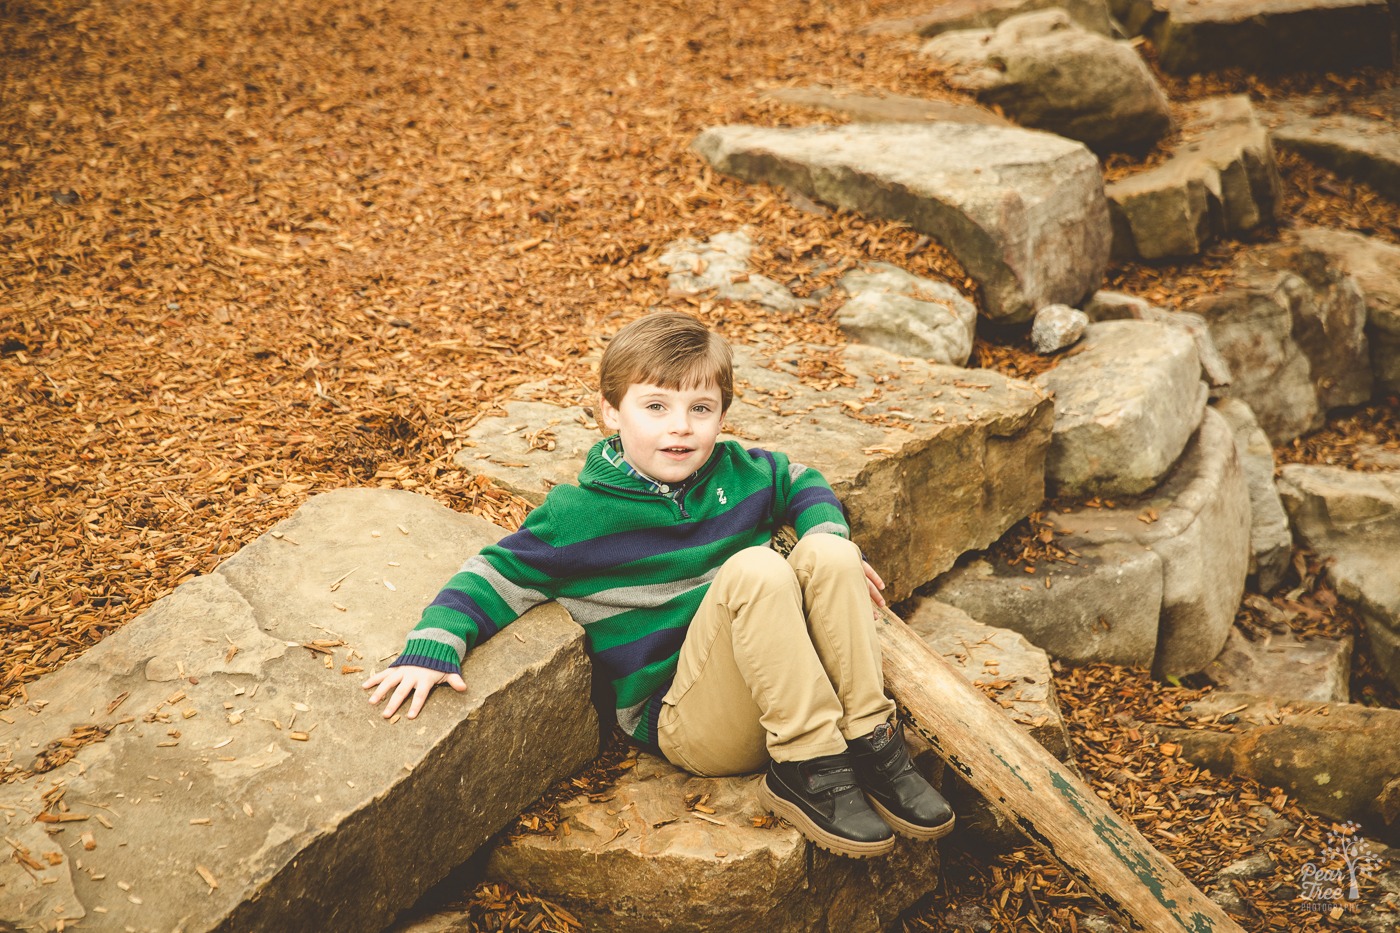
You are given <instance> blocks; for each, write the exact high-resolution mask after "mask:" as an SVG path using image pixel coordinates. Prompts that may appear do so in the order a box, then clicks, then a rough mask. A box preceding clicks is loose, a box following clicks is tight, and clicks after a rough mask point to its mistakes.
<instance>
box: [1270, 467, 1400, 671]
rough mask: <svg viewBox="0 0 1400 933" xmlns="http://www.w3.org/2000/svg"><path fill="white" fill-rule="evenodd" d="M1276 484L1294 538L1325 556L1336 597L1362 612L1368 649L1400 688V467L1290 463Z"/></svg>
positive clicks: (1320, 555)
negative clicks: (1378, 469)
mask: <svg viewBox="0 0 1400 933" xmlns="http://www.w3.org/2000/svg"><path fill="white" fill-rule="evenodd" d="M1278 487H1279V494H1280V496H1282V498H1283V504H1284V507H1285V508H1286V509H1287V510H1288V516H1289V518H1290V519H1291V520H1292V521H1293V528H1294V530H1295V531H1296V532H1297V534H1298V537H1299V539H1300V540H1302V542H1303V543H1304V544H1306V545H1307V546H1308V547H1309V548H1312V549H1313V550H1314V551H1315V552H1316V553H1317V555H1318V556H1319V557H1322V558H1325V559H1327V560H1329V561H1330V564H1329V566H1328V568H1327V572H1328V575H1329V576H1330V577H1331V578H1332V581H1333V583H1334V584H1335V585H1336V588H1337V595H1338V596H1340V597H1341V598H1342V599H1344V600H1346V601H1347V602H1349V603H1352V604H1353V605H1355V606H1356V607H1357V608H1358V609H1359V610H1360V611H1361V617H1362V620H1363V621H1364V622H1365V625H1366V632H1367V634H1368V635H1369V636H1370V638H1369V644H1370V650H1371V654H1372V655H1373V656H1374V658H1375V660H1376V662H1377V665H1378V666H1379V667H1380V669H1381V670H1382V672H1383V673H1384V674H1385V676H1386V678H1387V679H1388V680H1389V681H1390V682H1391V683H1392V684H1394V685H1395V686H1396V687H1397V688H1400V560H1397V558H1396V555H1397V554H1400V471H1385V472H1376V473H1357V472H1354V471H1352V470H1348V469H1346V468H1345V467H1337V466H1310V465H1306V464H1300V463H1290V464H1287V465H1285V466H1284V467H1283V469H1282V470H1281V471H1280V474H1279V484H1278Z"/></svg>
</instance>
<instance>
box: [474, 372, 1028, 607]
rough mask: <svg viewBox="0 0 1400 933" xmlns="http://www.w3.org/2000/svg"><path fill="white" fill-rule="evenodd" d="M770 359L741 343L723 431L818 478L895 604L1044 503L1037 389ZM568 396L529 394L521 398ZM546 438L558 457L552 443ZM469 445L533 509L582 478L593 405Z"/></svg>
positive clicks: (506, 421)
mask: <svg viewBox="0 0 1400 933" xmlns="http://www.w3.org/2000/svg"><path fill="white" fill-rule="evenodd" d="M772 352H774V354H775V357H776V358H775V360H774V361H773V362H772V363H771V364H770V365H772V366H774V367H776V368H768V367H767V366H764V365H760V360H759V358H758V357H757V356H756V355H755V354H754V353H753V352H752V351H749V350H746V349H743V348H736V353H735V371H736V374H737V375H736V383H735V399H734V404H733V405H732V406H731V408H730V410H729V414H728V417H727V420H726V424H727V425H728V426H729V430H730V431H731V432H732V434H729V435H725V437H737V439H739V440H741V441H742V442H743V443H744V444H745V445H746V446H758V447H764V448H769V449H773V450H781V451H783V452H785V453H787V454H789V455H790V456H792V457H793V459H795V460H797V461H798V462H799V463H805V464H807V465H808V466H813V467H816V468H817V469H819V470H821V471H822V474H823V475H824V476H826V478H827V479H828V480H829V481H830V482H831V484H832V486H833V487H834V488H835V490H836V494H837V495H838V496H839V497H840V498H841V501H842V503H843V504H844V505H845V507H846V512H847V515H848V518H849V519H850V522H851V527H852V530H853V533H854V536H855V539H856V541H857V542H859V543H860V545H861V546H862V547H863V548H864V549H865V551H866V553H867V555H868V556H869V558H870V562H871V563H872V564H874V565H875V566H876V567H877V568H879V570H880V573H881V575H882V576H883V577H884V578H885V581H886V583H887V584H888V588H887V589H886V591H885V595H886V598H888V599H889V600H891V601H897V600H900V599H903V598H904V597H906V596H908V595H909V594H910V593H912V592H913V591H914V589H915V588H916V587H918V586H920V585H921V584H923V583H926V582H928V581H929V580H932V579H933V578H934V577H935V576H937V575H938V574H940V573H942V572H943V571H944V570H947V569H948V568H949V567H951V566H952V565H953V562H954V561H955V560H956V559H957V557H958V555H959V554H962V553H963V552H965V551H969V550H976V549H978V548H983V547H986V546H987V545H988V544H990V543H991V542H992V541H994V540H996V539H997V538H998V537H999V536H1000V535H1001V533H1002V532H1003V531H1005V530H1006V529H1007V528H1009V527H1010V526H1011V525H1013V524H1015V523H1016V522H1017V521H1019V520H1020V519H1021V518H1023V517H1024V516H1025V515H1027V514H1029V513H1030V511H1031V510H1032V509H1034V508H1035V507H1036V506H1037V505H1039V503H1040V501H1041V499H1042V497H1043V496H1044V473H1045V452H1046V450H1047V448H1048V447H1049V444H1050V425H1051V420H1052V417H1053V411H1052V409H1053V406H1052V404H1051V402H1050V400H1049V399H1048V398H1046V397H1045V395H1044V393H1042V392H1041V391H1040V390H1038V389H1037V388H1035V387H1034V386H1032V385H1031V384H1029V383H1025V382H1020V381H1018V380H1014V379H1007V378H1005V377H1003V376H1000V375H998V374H996V373H993V372H990V371H986V370H966V369H958V368H956V367H951V366H939V365H936V364H932V363H926V362H924V361H922V360H910V359H906V358H903V357H897V356H894V355H892V354H889V353H886V352H885V351H883V350H879V349H876V348H874V347H865V346H860V345H853V346H848V347H846V348H845V349H844V350H843V351H840V357H839V364H840V366H841V367H842V368H843V369H844V370H845V371H846V372H847V373H849V375H850V378H852V379H853V380H854V382H855V384H854V385H853V386H850V387H846V388H843V387H841V386H840V385H839V381H833V382H832V383H831V384H824V385H822V386H813V385H809V384H804V383H803V382H802V380H800V379H799V378H798V377H797V375H796V371H797V368H798V365H799V363H800V362H801V361H802V360H803V359H804V358H810V357H813V356H816V357H825V356H829V355H830V351H826V350H823V349H821V348H813V347H804V346H792V347H785V348H783V349H782V350H781V351H780V352H779V351H772ZM877 378H880V379H883V380H885V381H883V382H881V383H878V384H877V383H876V382H875V380H876V379H877ZM877 389H878V390H879V391H878V392H877V391H876V390H877ZM568 391H569V390H568V389H567V388H566V387H552V388H550V387H544V386H521V387H520V388H519V389H517V396H518V397H520V398H529V397H531V396H534V395H538V396H539V397H543V398H560V397H561V396H566V394H567V392H568ZM862 419H864V420H862ZM527 428H528V430H527ZM541 431H545V432H548V433H549V435H550V438H551V440H550V441H549V444H552V445H553V448H552V449H551V450H544V449H541V446H542V445H540V443H539V441H540V432H541ZM467 437H468V439H469V440H470V441H471V442H473V443H474V444H475V445H476V449H474V450H473V449H467V450H464V451H462V452H461V453H460V454H458V457H457V463H458V464H459V465H460V466H462V467H464V468H465V469H468V470H470V471H472V472H476V473H484V474H486V475H488V476H490V477H491V478H492V479H494V480H496V481H497V482H499V483H501V484H502V485H504V486H506V487H507V488H509V489H511V490H513V491H515V492H517V493H519V494H520V495H523V496H525V497H527V498H529V499H531V500H532V501H535V502H539V501H542V500H543V499H544V496H545V493H546V492H547V491H548V490H549V488H550V487H552V486H555V485H558V484H559V483H571V482H574V481H575V479H576V478H577V476H578V471H579V468H580V467H581V466H582V465H583V459H584V456H585V455H586V454H587V452H588V449H589V448H590V447H591V446H592V445H593V444H594V443H596V442H597V441H598V440H599V439H600V435H599V434H598V433H597V430H596V428H594V427H593V426H592V425H591V423H590V422H589V421H588V418H587V417H586V416H585V415H584V413H583V411H582V409H579V408H574V409H568V408H560V407H558V406H556V405H553V404H549V403H545V402H533V401H517V402H510V403H507V405H506V416H505V417H504V418H487V419H485V420H483V421H481V422H480V423H478V424H477V425H476V426H475V427H473V428H472V429H471V430H470V431H469V432H468V433H467Z"/></svg>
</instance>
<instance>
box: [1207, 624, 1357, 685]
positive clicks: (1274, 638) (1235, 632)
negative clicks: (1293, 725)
mask: <svg viewBox="0 0 1400 933" xmlns="http://www.w3.org/2000/svg"><path fill="white" fill-rule="evenodd" d="M1352 649H1353V645H1352V640H1351V638H1350V637H1349V636H1348V637H1344V638H1311V639H1309V640H1307V641H1299V640H1298V639H1296V638H1294V637H1292V636H1291V635H1273V634H1270V635H1265V636H1264V637H1263V638H1260V639H1259V640H1258V641H1253V640H1251V639H1250V638H1249V637H1248V636H1246V635H1245V634H1243V633H1242V632H1241V631H1240V630H1239V629H1238V628H1234V629H1231V630H1230V637H1229V639H1228V640H1227V641H1226V642H1225V648H1224V650H1222V651H1221V652H1220V654H1219V655H1218V656H1217V657H1216V659H1215V660H1214V661H1211V662H1210V663H1209V664H1207V665H1206V668H1205V670H1204V671H1202V673H1203V674H1205V676H1206V678H1207V679H1209V680H1210V682H1211V683H1213V684H1215V685H1216V686H1217V687H1219V688H1220V689H1222V690H1230V691H1233V692H1235V693H1256V694H1259V695H1260V696H1266V697H1273V698H1275V699H1277V700H1295V701H1303V702H1311V703H1346V702H1347V701H1349V700H1350V699H1351V653H1352Z"/></svg>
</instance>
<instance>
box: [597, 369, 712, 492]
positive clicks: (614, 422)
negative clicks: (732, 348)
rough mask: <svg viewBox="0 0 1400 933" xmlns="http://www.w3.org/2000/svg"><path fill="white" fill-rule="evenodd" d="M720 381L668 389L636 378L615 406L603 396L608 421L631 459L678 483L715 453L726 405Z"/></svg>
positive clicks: (605, 421)
mask: <svg viewBox="0 0 1400 933" xmlns="http://www.w3.org/2000/svg"><path fill="white" fill-rule="evenodd" d="M721 398H722V397H721V395H720V391H719V386H717V385H707V386H701V387H699V388H692V389H663V388H661V387H660V386H654V385H649V384H647V383H640V382H639V383H633V384H632V385H630V386H628V387H627V394H626V395H624V396H623V397H622V401H621V402H620V403H619V404H618V406H617V407H616V408H614V407H613V406H612V405H610V404H608V400H607V399H600V401H599V408H600V410H601V411H602V412H603V424H604V425H606V426H607V427H608V429H609V430H611V431H616V432H618V434H620V435H621V436H622V454H623V456H625V457H626V458H627V462H628V463H630V464H632V466H633V467H635V468H636V469H638V470H640V471H642V472H643V473H645V474H646V475H647V476H650V477H651V478H652V479H654V480H656V481H658V482H662V483H679V482H681V481H682V480H684V479H685V478H686V477H688V476H690V474H692V473H694V472H695V471H696V470H698V469H700V467H702V466H704V465H705V461H707V460H709V459H710V453H711V452H712V451H713V450H714V449H715V439H716V438H717V437H719V427H720V423H721V422H722V421H723V420H724V410H723V409H722V408H721V407H720V403H721Z"/></svg>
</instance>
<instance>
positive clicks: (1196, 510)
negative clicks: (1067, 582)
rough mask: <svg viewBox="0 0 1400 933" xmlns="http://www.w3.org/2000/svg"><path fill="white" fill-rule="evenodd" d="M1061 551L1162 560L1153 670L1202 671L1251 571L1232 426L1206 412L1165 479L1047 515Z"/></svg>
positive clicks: (1244, 492)
mask: <svg viewBox="0 0 1400 933" xmlns="http://www.w3.org/2000/svg"><path fill="white" fill-rule="evenodd" d="M1045 517H1046V521H1048V522H1049V523H1050V524H1051V525H1053V526H1054V527H1055V528H1056V529H1057V530H1058V531H1060V532H1065V534H1064V535H1063V536H1062V537H1057V538H1056V543H1057V544H1058V545H1059V546H1060V547H1061V548H1069V549H1071V550H1073V551H1075V552H1077V553H1078V554H1079V555H1080V557H1079V558H1076V559H1083V558H1085V557H1090V556H1092V555H1093V554H1094V552H1095V549H1097V548H1098V547H1101V546H1103V545H1105V544H1124V545H1137V546H1138V547H1141V548H1145V549H1147V550H1149V551H1151V552H1153V553H1154V554H1155V555H1156V556H1157V557H1158V558H1159V559H1160V560H1161V562H1162V612H1161V618H1160V622H1159V626H1158V634H1157V652H1156V656H1155V659H1154V662H1153V670H1154V671H1155V672H1156V673H1157V674H1158V675H1159V676H1168V675H1182V674H1189V673H1193V672H1195V671H1199V670H1201V669H1202V668H1203V667H1205V666H1206V665H1207V664H1208V663H1210V661H1211V660H1212V659H1214V658H1215V656H1216V655H1217V654H1219V653H1220V649H1221V648H1222V647H1223V646H1224V644H1225V638H1226V636H1228V635H1229V633H1230V627H1231V625H1232V624H1233V623H1234V619H1235V611H1236V609H1238V608H1239V602H1240V596H1241V595H1242V594H1243V592H1244V581H1245V574H1246V571H1247V569H1248V565H1249V489H1248V486H1247V485H1246V483H1245V479H1244V471H1243V469H1242V468H1241V466H1240V460H1239V456H1238V454H1237V453H1236V451H1235V438H1234V434H1233V433H1232V432H1231V431H1230V426H1229V425H1228V424H1227V423H1226V422H1225V419H1224V418H1222V417H1221V416H1220V415H1219V414H1217V413H1216V412H1215V410H1214V409H1211V408H1207V409H1206V412H1205V417H1204V418H1202V419H1201V428H1200V430H1199V431H1197V432H1196V436H1195V437H1194V438H1192V439H1191V443H1190V444H1188V445H1187V448H1186V450H1185V451H1184V452H1183V453H1182V455H1181V458H1180V460H1178V461H1177V465H1176V468H1175V469H1174V470H1173V471H1172V473H1171V474H1170V475H1169V476H1168V477H1167V479H1166V480H1165V481H1164V482H1163V483H1162V484H1161V485H1160V486H1158V487H1157V488H1156V489H1154V490H1152V492H1150V493H1148V494H1147V495H1144V496H1141V497H1138V498H1135V499H1121V498H1120V499H1118V500H1115V501H1114V505H1113V507H1108V506H1106V505H1105V507H1102V508H1091V507H1087V506H1085V507H1080V508H1076V509H1074V510H1073V511H1066V510H1060V511H1051V512H1047V513H1046V516H1045Z"/></svg>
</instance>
